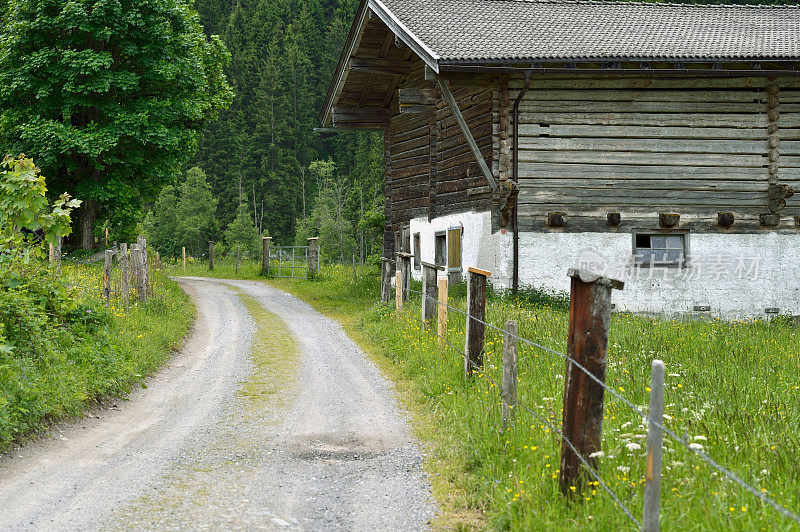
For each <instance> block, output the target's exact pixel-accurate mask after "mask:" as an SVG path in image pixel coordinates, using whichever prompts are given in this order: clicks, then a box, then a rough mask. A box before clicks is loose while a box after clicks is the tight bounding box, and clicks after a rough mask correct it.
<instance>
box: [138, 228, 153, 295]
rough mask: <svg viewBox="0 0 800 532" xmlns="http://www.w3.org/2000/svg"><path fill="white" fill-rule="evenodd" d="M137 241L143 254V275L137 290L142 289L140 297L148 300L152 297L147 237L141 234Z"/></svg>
mask: <svg viewBox="0 0 800 532" xmlns="http://www.w3.org/2000/svg"><path fill="white" fill-rule="evenodd" d="M136 243H137V244H138V245H139V251H140V252H141V254H142V255H141V259H142V268H141V275H142V277H141V279H139V280H138V283H139V287H137V290H141V292H139V294H140V295H139V297H140V298H141V299H142V301H147V299H148V298H149V297H150V260H149V258H148V257H147V239H146V238H145V237H143V236H142V235H139V238H137V239H136Z"/></svg>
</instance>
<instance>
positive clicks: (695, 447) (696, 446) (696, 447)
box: [689, 443, 703, 451]
mask: <svg viewBox="0 0 800 532" xmlns="http://www.w3.org/2000/svg"><path fill="white" fill-rule="evenodd" d="M689 449H691V450H693V451H702V450H703V446H702V445H700V444H699V443H690V444H689Z"/></svg>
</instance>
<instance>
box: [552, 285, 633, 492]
mask: <svg viewBox="0 0 800 532" xmlns="http://www.w3.org/2000/svg"><path fill="white" fill-rule="evenodd" d="M569 276H570V277H571V278H572V280H571V291H570V304H569V337H568V340H567V355H568V356H569V357H570V359H572V360H575V361H576V362H577V363H579V364H580V365H581V366H583V367H584V368H586V369H587V370H588V371H589V372H591V374H592V375H594V377H596V378H597V379H598V380H599V381H600V382H603V383H604V382H605V379H606V355H607V353H608V328H609V324H610V321H611V290H612V289H614V288H616V289H618V290H622V288H623V286H624V283H622V281H617V280H614V279H609V278H607V277H601V276H599V275H596V274H592V273H590V272H588V271H586V270H580V271H579V270H574V269H570V270H569ZM566 373H567V375H566V378H565V379H564V380H565V383H564V417H563V421H562V428H561V430H562V433H563V435H564V437H565V438H567V439H569V441H571V442H572V444H573V445H574V446H575V449H576V450H577V452H578V453H580V455H581V456H582V457H583V458H584V459H585V460H586V462H587V463H588V464H589V466H590V467H592V468H596V466H597V458H596V457H595V458H593V457H591V456H590V455H591V454H592V453H594V452H597V451H600V445H601V441H602V435H603V400H604V397H605V389H604V388H603V386H601V385H600V384H598V383H597V382H595V381H594V380H592V379H591V378H590V377H589V376H588V375H587V374H586V373H585V372H584V371H583V370H581V369H580V368H578V367H577V366H575V365H574V364H573V363H572V362H571V361H570V360H567V369H566ZM581 465H582V463H581V460H580V459H579V458H578V456H576V455H575V452H574V451H573V450H572V449H571V448H570V447H569V446H568V445H567V444H566V442H562V444H561V467H560V470H561V478H560V481H559V484H560V487H561V492H562V493H564V494H565V495H570V494H572V493H577V492H579V491H580V489H581V484H582V480H583V479H582V474H581V471H582V467H581ZM572 486H574V487H575V490H572V489H571V487H572Z"/></svg>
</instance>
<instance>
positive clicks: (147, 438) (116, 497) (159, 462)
mask: <svg viewBox="0 0 800 532" xmlns="http://www.w3.org/2000/svg"><path fill="white" fill-rule="evenodd" d="M179 282H180V283H181V285H182V286H183V288H184V289H185V290H186V291H187V293H189V295H190V296H191V297H192V299H193V300H194V301H195V304H196V305H197V310H198V318H197V321H196V324H195V326H194V328H193V331H192V334H191V336H190V338H189V340H188V341H187V343H186V344H185V346H184V347H183V349H182V350H181V352H180V353H179V354H177V355H176V356H175V357H174V358H172V359H171V360H170V362H169V364H168V365H167V366H166V367H165V368H164V369H163V370H162V371H160V372H159V373H158V374H157V375H156V376H155V377H153V378H152V379H150V380H149V381H148V386H147V388H144V389H139V390H136V391H135V392H133V393H132V394H131V395H130V397H129V400H128V401H124V402H123V401H119V402H117V405H118V406H117V407H116V408H106V409H103V410H100V411H97V412H94V413H93V414H92V416H90V417H89V416H87V417H86V418H83V419H81V420H79V421H78V422H75V423H70V424H65V425H64V426H59V427H56V428H55V429H54V430H53V431H52V433H51V434H50V435H49V436H48V437H47V438H45V439H43V440H42V441H39V442H36V443H34V444H30V445H27V446H24V447H22V448H20V449H17V450H15V451H13V452H12V453H10V454H11V455H10V456H5V457H3V458H2V459H0V529H2V530H26V529H42V528H44V529H59V530H62V529H63V530H76V529H77V530H85V529H119V528H159V529H186V528H190V529H195V528H221V529H306V530H330V529H342V530H418V529H424V528H426V527H427V524H428V523H429V522H430V519H431V518H432V517H433V516H434V514H435V505H434V503H433V501H432V499H431V495H430V487H429V484H428V482H427V479H426V477H425V474H424V472H423V471H422V455H421V452H420V450H419V447H418V445H417V444H416V443H415V442H414V441H413V439H412V437H411V436H410V431H409V428H408V425H407V422H406V420H405V416H404V415H403V413H402V412H401V411H400V409H399V407H398V404H397V401H396V400H395V398H394V396H393V393H392V389H391V386H390V385H389V384H388V383H387V381H386V380H385V379H384V378H383V377H382V375H381V374H380V372H379V371H378V370H377V368H376V367H375V365H374V364H373V363H372V362H370V361H369V360H368V359H367V358H366V357H365V355H364V354H363V352H362V351H361V350H360V349H358V347H357V346H356V345H355V344H354V343H353V342H352V341H351V340H350V339H349V338H348V337H347V335H346V334H345V332H344V331H343V330H342V328H341V327H340V326H339V325H338V324H336V323H335V322H333V321H331V320H330V319H328V318H326V317H324V316H322V315H321V314H319V313H318V312H316V311H314V310H313V309H312V308H311V307H310V306H309V305H307V304H305V303H303V302H301V301H299V300H298V299H296V298H295V297H293V296H290V295H288V294H286V293H284V292H281V291H279V290H277V289H274V288H271V287H269V286H267V285H265V284H264V283H261V282H256V281H220V280H215V279H202V278H186V279H181V280H179ZM239 291H241V292H243V293H245V294H247V295H248V296H250V297H252V298H253V299H255V300H256V301H257V302H258V303H259V304H260V305H261V306H262V307H263V308H264V309H266V310H267V311H269V312H271V313H273V314H275V315H277V316H278V317H279V318H280V320H282V321H283V322H284V323H285V325H286V327H287V328H288V329H289V331H291V334H292V336H293V337H294V339H295V340H296V342H297V344H298V346H299V350H300V358H299V362H298V363H297V373H296V376H295V378H294V389H293V390H292V393H290V394H284V395H285V397H290V399H288V400H278V401H273V402H267V403H265V404H264V405H261V406H259V407H258V408H257V409H256V410H253V407H252V405H251V406H249V407H247V406H245V405H244V404H243V401H242V400H241V396H240V394H239V392H240V391H241V389H242V386H243V385H244V384H243V383H245V382H247V381H248V379H249V378H250V377H251V376H252V375H253V374H254V373H257V372H258V371H259V369H258V367H256V366H257V365H254V364H253V363H252V361H251V357H250V348H251V340H252V335H253V331H254V329H255V324H254V321H253V319H252V318H251V317H250V315H249V314H248V312H247V309H246V308H245V306H244V305H243V304H242V301H241V300H240V298H239V296H238V295H237V292H239ZM253 382H258V381H253Z"/></svg>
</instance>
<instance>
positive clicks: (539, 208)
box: [510, 78, 800, 230]
mask: <svg viewBox="0 0 800 532" xmlns="http://www.w3.org/2000/svg"><path fill="white" fill-rule="evenodd" d="M778 83H783V81H779V82H778ZM786 83H789V84H791V85H793V86H795V87H796V86H798V85H797V80H795V79H790V80H788V81H786ZM767 84H768V81H767V80H766V79H763V78H748V79H725V78H710V79H709V78H706V79H686V78H682V79H681V78H664V79H653V78H646V79H645V78H642V79H630V78H626V79H585V78H581V79H575V78H562V79H544V80H543V79H537V78H535V79H534V80H533V82H532V83H531V89H530V91H529V92H528V94H527V95H526V97H525V99H524V100H523V102H522V104H521V106H520V128H519V132H520V140H519V161H520V163H519V175H520V194H519V206H520V211H519V212H520V229H521V230H542V229H547V227H546V226H547V224H546V220H547V213H548V212H565V213H566V214H567V219H568V225H567V228H566V230H570V229H571V228H572V229H573V230H574V229H581V228H585V229H587V230H603V226H604V222H605V219H606V214H607V213H608V212H620V213H622V219H623V221H625V222H626V224H627V223H631V222H632V221H633V222H636V221H643V220H648V221H649V223H650V224H652V221H653V220H654V219H655V217H654V215H657V214H658V213H662V212H673V213H679V214H681V215H682V220H688V219H692V220H703V222H702V223H705V221H708V222H709V223H711V222H712V221H715V220H716V214H717V213H718V212H733V213H734V214H735V215H736V218H737V222H738V221H749V223H751V224H756V223H757V220H758V217H759V215H760V214H764V213H767V212H768V208H767V204H768V199H767V190H768V187H769V184H770V170H769V163H770V154H769V151H770V147H769V142H768V124H769V117H768V113H767V111H768V109H767V107H768V105H767V99H768V96H767V90H766V87H767ZM521 85H522V82H521V80H518V79H516V80H512V81H511V91H510V92H511V99H512V100H513V99H514V98H516V97H517V94H518V90H519V88H520V87H521ZM798 94H800V93H799V92H798V90H797V89H793V90H788V89H786V88H783V87H782V90H781V96H780V111H781V114H780V119H779V125H780V128H790V127H793V128H794V129H786V130H785V133H784V134H780V133H779V136H780V137H781V148H780V152H781V157H780V172H779V175H778V179H779V182H780V183H787V184H791V183H795V182H797V181H798V179H800V177H799V176H798V169H799V168H800V153H798V151H799V150H798V148H799V147H800V142H797V140H790V139H791V138H792V135H794V137H793V139H798V135H797V133H798V131H800V130H798V129H797V128H798V120H797V111H798V109H800V100H798ZM773 181H774V178H773ZM788 203H789V205H790V206H791V205H793V204H795V203H796V200H793V199H790V200H789V202H788ZM790 209H791V207H790V208H788V209H787V210H785V211H783V212H781V214H782V215H783V216H784V217H786V215H787V214H789V212H790ZM684 215H685V216H684Z"/></svg>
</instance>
